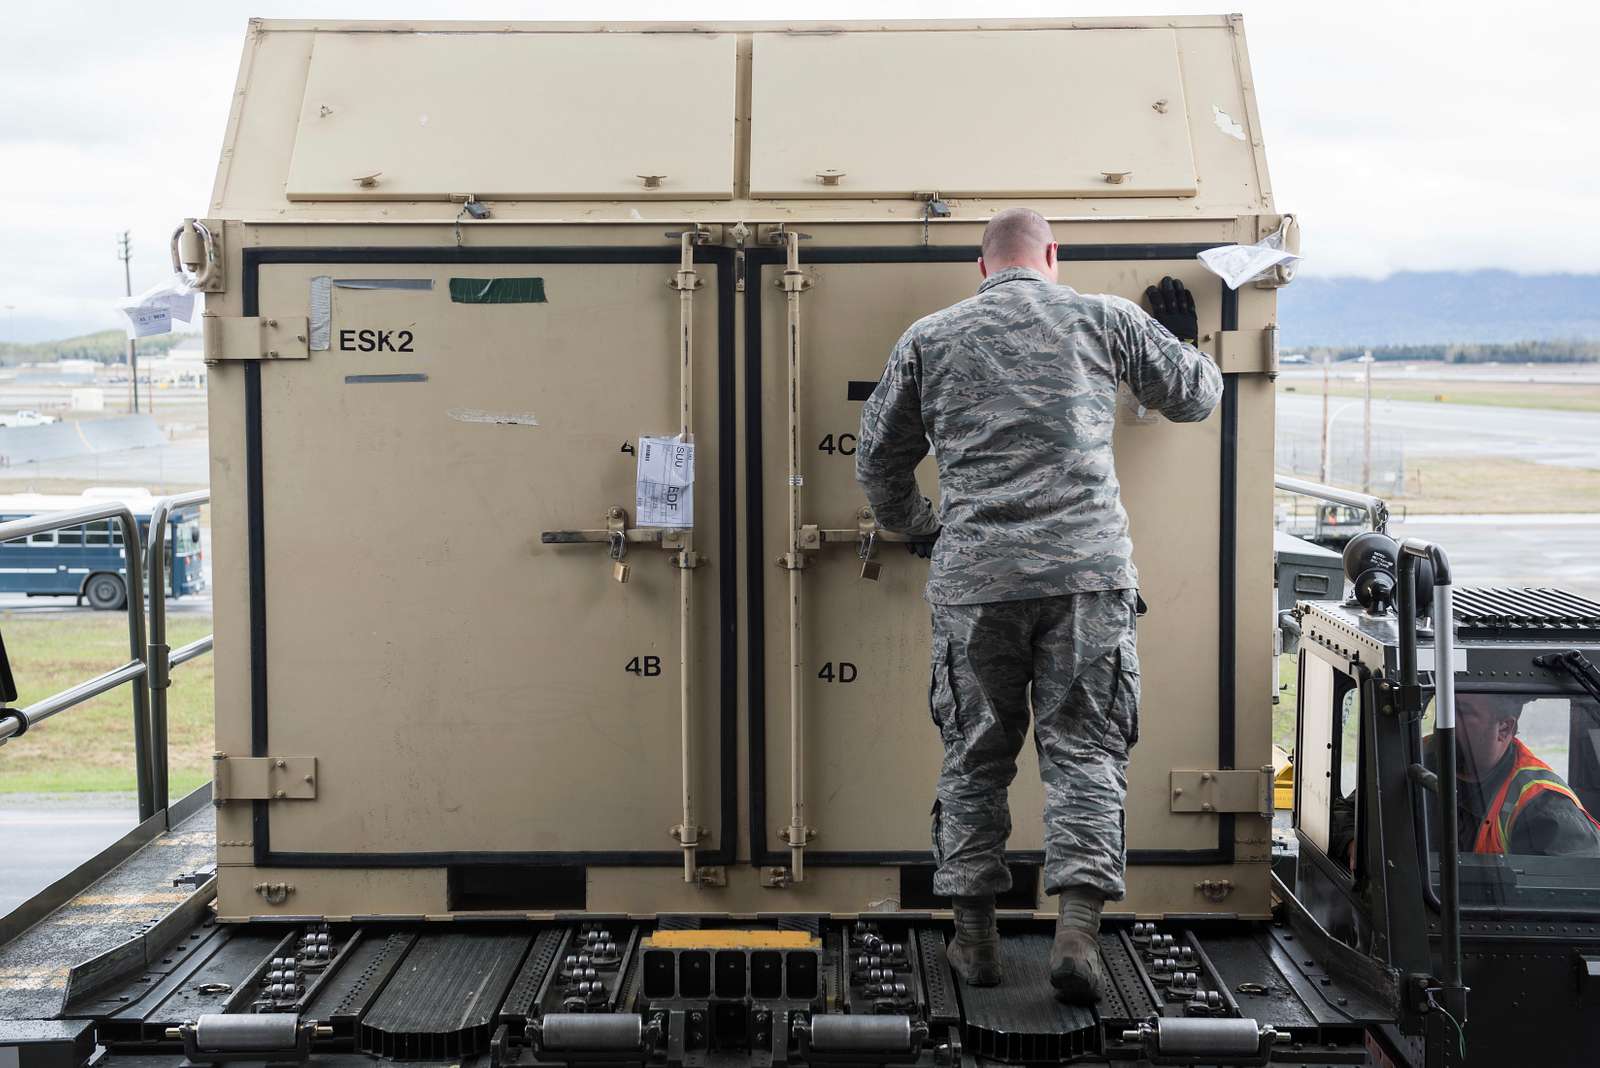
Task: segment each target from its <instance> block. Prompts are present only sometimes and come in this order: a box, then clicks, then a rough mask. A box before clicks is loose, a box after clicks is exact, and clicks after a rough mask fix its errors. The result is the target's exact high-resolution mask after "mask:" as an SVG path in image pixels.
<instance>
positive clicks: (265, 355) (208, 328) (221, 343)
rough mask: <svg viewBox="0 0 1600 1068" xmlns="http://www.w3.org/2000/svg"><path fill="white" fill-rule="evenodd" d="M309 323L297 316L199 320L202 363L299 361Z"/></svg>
mask: <svg viewBox="0 0 1600 1068" xmlns="http://www.w3.org/2000/svg"><path fill="white" fill-rule="evenodd" d="M309 329H310V326H309V322H308V320H307V319H306V317H305V316H304V315H300V316H282V315H280V316H276V317H269V316H262V315H212V314H211V313H209V312H207V313H206V314H205V315H202V316H201V317H200V336H201V344H202V346H203V352H204V354H205V361H206V363H221V362H222V361H224V360H303V359H305V358H306V357H308V356H309V355H311V352H310V349H308V348H307V347H306V338H307V336H308V334H307V331H308V330H309Z"/></svg>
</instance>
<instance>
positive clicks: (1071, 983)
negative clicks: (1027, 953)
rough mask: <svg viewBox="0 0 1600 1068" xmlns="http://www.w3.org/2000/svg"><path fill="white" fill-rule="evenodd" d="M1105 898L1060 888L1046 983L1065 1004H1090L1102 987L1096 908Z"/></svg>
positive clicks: (1077, 889)
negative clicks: (1053, 942)
mask: <svg viewBox="0 0 1600 1068" xmlns="http://www.w3.org/2000/svg"><path fill="white" fill-rule="evenodd" d="M1104 905H1105V899H1103V898H1101V897H1100V896H1099V895H1098V894H1095V893H1094V892H1093V891H1090V890H1085V889H1082V888H1076V889H1072V890H1063V891H1062V892H1061V895H1060V909H1061V911H1060V914H1059V915H1058V916H1057V918H1056V940H1055V944H1054V945H1053V946H1052V947H1051V948H1050V985H1051V986H1053V987H1055V988H1056V997H1057V998H1059V999H1060V1000H1062V1001H1064V1002H1066V1003H1067V1004H1068V1005H1093V1004H1094V1003H1095V1002H1097V1001H1099V1000H1100V995H1101V992H1102V991H1104V990H1105V987H1106V976H1105V972H1104V970H1102V968H1101V964H1100V910H1101V908H1103V907H1104Z"/></svg>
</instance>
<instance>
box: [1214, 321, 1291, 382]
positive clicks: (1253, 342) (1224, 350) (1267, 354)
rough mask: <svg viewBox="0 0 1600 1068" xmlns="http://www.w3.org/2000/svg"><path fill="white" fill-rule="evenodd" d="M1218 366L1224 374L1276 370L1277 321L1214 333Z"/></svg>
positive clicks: (1271, 373) (1274, 373)
mask: <svg viewBox="0 0 1600 1068" xmlns="http://www.w3.org/2000/svg"><path fill="white" fill-rule="evenodd" d="M1214 336H1215V338H1216V341H1217V346H1216V357H1217V366H1218V367H1219V368H1221V370H1222V373H1223V374H1225V375H1269V376H1273V377H1276V375H1277V373H1278V324H1277V323H1269V324H1268V325H1266V326H1265V327H1263V328H1261V329H1259V330H1219V331H1218V332H1217V333H1216V334H1215V335H1214Z"/></svg>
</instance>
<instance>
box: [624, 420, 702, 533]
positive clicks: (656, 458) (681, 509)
mask: <svg viewBox="0 0 1600 1068" xmlns="http://www.w3.org/2000/svg"><path fill="white" fill-rule="evenodd" d="M635 491H636V497H637V500H636V502H635V507H636V511H637V513H638V514H637V515H636V516H635V518H634V522H635V523H637V524H638V525H639V526H641V527H692V526H694V443H693V442H687V441H683V440H682V439H681V438H675V437H673V438H663V437H655V438H652V437H643V438H640V439H639V474H638V478H637V480H636V482H635Z"/></svg>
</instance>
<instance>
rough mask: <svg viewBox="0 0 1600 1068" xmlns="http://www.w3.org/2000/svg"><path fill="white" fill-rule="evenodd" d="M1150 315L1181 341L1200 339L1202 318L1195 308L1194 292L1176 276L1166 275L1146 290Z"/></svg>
mask: <svg viewBox="0 0 1600 1068" xmlns="http://www.w3.org/2000/svg"><path fill="white" fill-rule="evenodd" d="M1144 299H1145V302H1146V303H1148V304H1149V305H1150V315H1151V317H1152V318H1154V319H1155V321H1156V322H1158V323H1160V324H1161V325H1162V326H1164V327H1166V328H1167V330H1168V331H1169V332H1170V333H1171V334H1172V336H1173V337H1175V338H1177V339H1178V340H1179V341H1185V342H1188V343H1189V344H1190V345H1193V344H1196V343H1197V342H1198V341H1199V340H1200V320H1199V316H1198V315H1196V313H1195V310H1194V294H1193V293H1191V292H1189V290H1188V288H1187V287H1185V286H1184V284H1183V283H1182V282H1180V281H1178V280H1177V279H1176V278H1172V277H1170V276H1169V277H1166V278H1163V279H1162V280H1161V282H1160V283H1159V284H1158V285H1153V286H1150V287H1148V288H1146V289H1145V291H1144Z"/></svg>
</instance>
